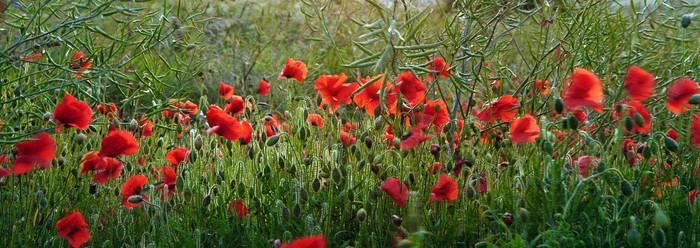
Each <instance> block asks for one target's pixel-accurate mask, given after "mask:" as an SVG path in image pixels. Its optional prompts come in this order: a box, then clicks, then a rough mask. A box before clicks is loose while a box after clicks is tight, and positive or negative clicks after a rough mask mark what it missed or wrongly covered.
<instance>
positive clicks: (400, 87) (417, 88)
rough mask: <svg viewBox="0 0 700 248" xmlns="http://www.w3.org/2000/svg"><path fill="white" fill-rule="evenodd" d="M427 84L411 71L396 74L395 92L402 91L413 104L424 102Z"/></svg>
mask: <svg viewBox="0 0 700 248" xmlns="http://www.w3.org/2000/svg"><path fill="white" fill-rule="evenodd" d="M425 89H426V87H425V84H424V83H423V81H420V80H419V79H417V78H416V77H415V76H413V73H411V72H410V71H407V72H404V73H403V74H400V75H398V76H396V86H395V87H394V88H393V91H394V92H395V93H401V95H403V97H404V98H406V100H408V103H410V105H411V106H416V105H418V104H421V103H423V100H424V99H425Z"/></svg>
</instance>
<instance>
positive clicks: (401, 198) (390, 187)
mask: <svg viewBox="0 0 700 248" xmlns="http://www.w3.org/2000/svg"><path fill="white" fill-rule="evenodd" d="M380 188H381V189H382V190H384V191H385V192H386V193H387V194H389V196H391V199H394V202H396V205H399V207H404V206H406V199H408V188H407V187H406V184H404V183H401V182H400V181H399V178H398V177H390V178H387V179H386V180H385V181H384V183H382V185H381V186H380Z"/></svg>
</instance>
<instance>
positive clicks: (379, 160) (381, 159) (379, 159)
mask: <svg viewBox="0 0 700 248" xmlns="http://www.w3.org/2000/svg"><path fill="white" fill-rule="evenodd" d="M383 160H384V154H379V156H376V157H374V160H372V163H373V164H379V163H381V162H382V161H383Z"/></svg>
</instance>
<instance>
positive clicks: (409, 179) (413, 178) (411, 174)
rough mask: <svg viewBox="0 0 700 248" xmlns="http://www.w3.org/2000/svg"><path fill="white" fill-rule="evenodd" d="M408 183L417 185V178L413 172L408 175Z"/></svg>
mask: <svg viewBox="0 0 700 248" xmlns="http://www.w3.org/2000/svg"><path fill="white" fill-rule="evenodd" d="M408 181H410V182H411V184H415V183H416V176H414V175H413V172H411V173H409V174H408Z"/></svg>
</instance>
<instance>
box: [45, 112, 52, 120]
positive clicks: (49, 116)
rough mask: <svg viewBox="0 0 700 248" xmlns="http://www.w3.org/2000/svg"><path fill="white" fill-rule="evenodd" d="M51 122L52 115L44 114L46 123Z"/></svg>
mask: <svg viewBox="0 0 700 248" xmlns="http://www.w3.org/2000/svg"><path fill="white" fill-rule="evenodd" d="M50 120H51V113H46V114H44V121H50Z"/></svg>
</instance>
